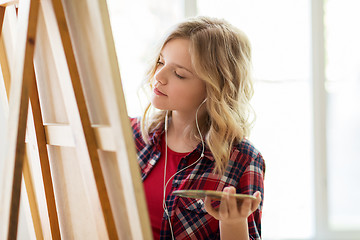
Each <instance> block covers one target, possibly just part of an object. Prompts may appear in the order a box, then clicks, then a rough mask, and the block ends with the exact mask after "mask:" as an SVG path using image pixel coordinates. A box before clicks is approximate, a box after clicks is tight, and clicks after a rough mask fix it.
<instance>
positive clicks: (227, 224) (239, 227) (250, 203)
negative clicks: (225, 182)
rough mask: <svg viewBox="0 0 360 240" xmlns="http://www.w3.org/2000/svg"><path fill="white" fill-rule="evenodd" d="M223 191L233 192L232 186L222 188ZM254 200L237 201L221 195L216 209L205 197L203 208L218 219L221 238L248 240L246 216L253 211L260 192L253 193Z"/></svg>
mask: <svg viewBox="0 0 360 240" xmlns="http://www.w3.org/2000/svg"><path fill="white" fill-rule="evenodd" d="M224 192H228V193H230V194H233V193H235V192H236V190H235V188H234V187H226V188H224ZM254 196H255V197H256V200H252V199H244V200H243V201H241V202H239V201H236V199H235V198H234V197H231V196H227V197H223V199H222V200H221V203H220V207H219V209H218V210H216V209H214V208H213V207H212V206H211V199H210V198H205V209H206V211H207V212H208V213H209V214H210V215H212V216H213V217H214V218H216V219H217V220H219V224H220V238H221V240H231V239H237V240H245V239H246V240H248V239H249V231H248V222H247V218H248V217H249V216H250V214H251V213H253V212H254V211H255V210H256V209H257V208H258V206H259V204H260V202H261V196H260V192H256V193H254Z"/></svg>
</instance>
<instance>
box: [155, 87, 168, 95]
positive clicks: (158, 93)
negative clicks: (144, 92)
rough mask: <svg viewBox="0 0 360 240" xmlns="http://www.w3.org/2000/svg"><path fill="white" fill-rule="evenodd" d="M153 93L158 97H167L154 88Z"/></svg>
mask: <svg viewBox="0 0 360 240" xmlns="http://www.w3.org/2000/svg"><path fill="white" fill-rule="evenodd" d="M154 93H155V94H156V95H158V96H167V95H166V94H165V93H163V92H161V91H160V90H159V89H158V88H156V87H155V88H154Z"/></svg>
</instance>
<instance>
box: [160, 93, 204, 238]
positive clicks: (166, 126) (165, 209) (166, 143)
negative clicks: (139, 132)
mask: <svg viewBox="0 0 360 240" xmlns="http://www.w3.org/2000/svg"><path fill="white" fill-rule="evenodd" d="M205 101H206V98H205V100H204V101H203V102H202V103H201V104H200V105H199V107H198V108H197V109H196V113H195V122H196V128H197V130H198V133H199V135H200V139H201V144H202V151H201V155H200V157H199V158H198V159H197V160H196V161H195V162H193V163H192V164H190V165H189V166H187V167H184V168H183V169H181V170H179V171H177V172H176V173H174V174H173V175H172V176H171V177H170V178H169V179H168V181H166V168H167V152H168V151H167V146H168V142H167V128H168V111H166V115H165V166H164V182H163V187H164V192H163V209H164V212H165V214H166V216H167V219H168V221H169V226H170V231H171V238H172V239H173V240H174V239H175V238H174V232H173V229H172V225H171V220H170V215H169V211H168V209H167V206H166V201H165V198H166V187H167V185H168V184H169V182H170V180H171V179H172V178H173V177H175V175H176V174H179V173H180V172H182V171H184V170H186V169H188V168H189V167H191V166H193V165H195V164H196V163H198V162H199V161H200V159H201V158H203V157H204V151H205V143H204V139H203V136H202V134H201V131H200V127H199V123H198V112H199V109H200V107H201V106H202V105H203V104H204V103H205ZM165 182H166V183H165Z"/></svg>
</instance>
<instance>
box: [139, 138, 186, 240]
mask: <svg viewBox="0 0 360 240" xmlns="http://www.w3.org/2000/svg"><path fill="white" fill-rule="evenodd" d="M161 142H162V143H164V144H162V145H161V156H160V159H159V160H158V162H157V163H156V165H155V166H154V168H153V169H152V170H151V172H150V173H149V175H148V176H147V178H146V179H145V180H144V188H145V195H146V200H147V206H148V210H149V215H150V222H151V227H152V231H153V237H154V240H156V239H160V228H161V222H162V219H163V214H164V209H163V196H164V192H163V191H164V167H165V137H164V136H163V137H162V140H161ZM188 154H189V153H178V152H174V151H173V150H171V149H170V148H169V147H168V148H167V166H166V182H167V181H168V180H169V178H170V177H172V176H173V175H174V174H175V173H176V172H177V171H178V165H179V163H180V160H181V158H183V157H185V156H186V155H188ZM173 179H174V178H172V179H171V180H170V181H169V183H168V185H167V186H166V195H165V197H166V196H168V194H169V193H170V190H171V184H172V181H173ZM166 182H165V184H166Z"/></svg>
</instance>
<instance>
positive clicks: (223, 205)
mask: <svg viewBox="0 0 360 240" xmlns="http://www.w3.org/2000/svg"><path fill="white" fill-rule="evenodd" d="M228 191H229V188H228V187H226V188H224V190H223V192H228ZM228 200H229V196H223V197H222V198H221V202H220V207H219V214H220V217H221V219H224V218H227V217H228V216H229V206H228V202H229V201H228Z"/></svg>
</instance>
